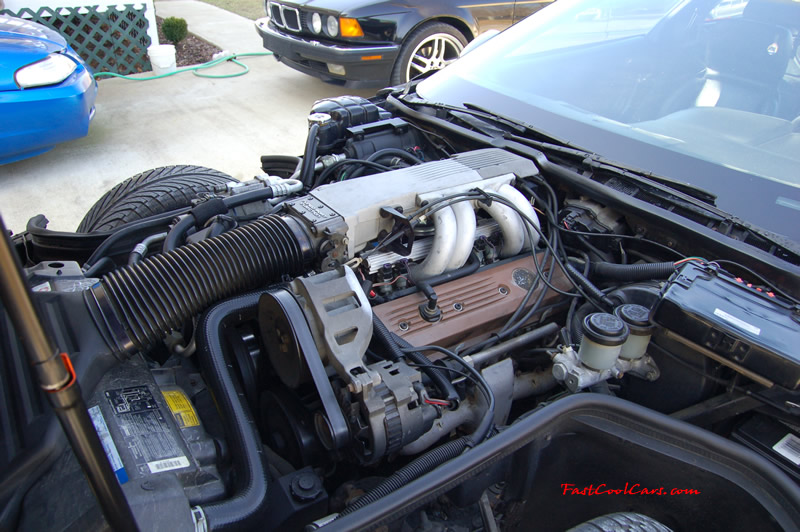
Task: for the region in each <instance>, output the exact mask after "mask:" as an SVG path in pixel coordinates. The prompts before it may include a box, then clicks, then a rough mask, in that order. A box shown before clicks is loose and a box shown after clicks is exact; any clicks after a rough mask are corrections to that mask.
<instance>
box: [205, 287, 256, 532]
mask: <svg viewBox="0 0 800 532" xmlns="http://www.w3.org/2000/svg"><path fill="white" fill-rule="evenodd" d="M260 297H261V293H260V292H259V293H250V294H246V295H243V296H240V297H237V298H234V299H230V300H228V301H224V302H223V303H220V304H219V305H217V306H215V307H213V308H211V309H210V310H209V311H208V312H207V313H205V314H204V315H203V317H202V318H201V320H200V326H199V327H198V328H197V330H198V331H202V334H199V335H198V337H197V356H198V358H199V361H200V367H201V368H202V370H203V375H204V376H205V378H206V382H207V383H208V385H209V387H210V388H211V391H212V392H213V394H214V402H215V403H216V404H217V407H218V408H219V410H220V414H221V417H222V421H223V423H224V424H225V434H226V435H227V441H228V445H229V446H230V449H231V452H230V455H231V457H233V460H234V464H235V465H236V472H237V475H236V480H237V486H236V491H235V493H234V495H233V496H232V497H231V498H229V499H226V500H222V501H219V502H214V503H210V504H208V505H202V508H203V512H204V513H205V515H206V518H207V519H208V524H209V528H210V529H211V530H226V529H233V528H236V529H240V528H243V529H253V528H256V527H257V525H259V524H261V523H263V520H264V515H263V510H264V507H265V504H266V501H267V487H268V481H267V468H266V458H265V457H264V454H263V450H262V448H261V440H260V438H259V436H258V431H257V429H256V425H255V422H254V421H253V418H252V416H251V415H250V411H249V410H248V409H247V406H246V405H245V404H244V402H243V401H242V400H241V396H240V395H239V394H238V393H237V391H236V386H235V384H234V381H233V377H232V376H231V371H230V369H229V368H228V361H227V360H226V359H225V355H224V353H223V347H222V337H221V330H222V329H223V328H224V327H225V322H226V321H227V320H228V319H229V318H230V317H231V316H233V315H239V314H241V313H243V312H246V311H248V310H255V309H256V308H258V300H259V298H260Z"/></svg>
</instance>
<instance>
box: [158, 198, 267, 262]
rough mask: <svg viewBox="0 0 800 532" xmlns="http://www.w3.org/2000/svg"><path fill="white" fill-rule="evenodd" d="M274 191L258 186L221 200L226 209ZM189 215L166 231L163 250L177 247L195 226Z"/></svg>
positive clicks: (252, 200) (255, 199)
mask: <svg viewBox="0 0 800 532" xmlns="http://www.w3.org/2000/svg"><path fill="white" fill-rule="evenodd" d="M274 196H275V192H274V191H273V190H272V187H264V188H259V189H257V190H251V191H250V192H243V193H241V194H235V195H233V196H228V197H226V198H223V199H222V201H223V203H225V206H226V207H227V208H228V209H235V208H236V207H239V206H241V205H246V204H248V203H254V202H256V201H265V200H268V199H272V198H273V197H274ZM188 214H189V216H186V217H185V218H182V219H181V220H180V221H179V222H178V223H177V224H175V226H174V227H173V228H172V229H170V231H169V233H167V238H166V239H164V248H163V249H164V251H172V250H174V249H177V248H178V247H179V246H180V245H181V244H182V243H183V241H184V240H185V238H186V233H187V232H188V231H189V229H191V228H192V227H194V226H195V223H196V222H195V218H194V216H193V215H192V211H189V213H188Z"/></svg>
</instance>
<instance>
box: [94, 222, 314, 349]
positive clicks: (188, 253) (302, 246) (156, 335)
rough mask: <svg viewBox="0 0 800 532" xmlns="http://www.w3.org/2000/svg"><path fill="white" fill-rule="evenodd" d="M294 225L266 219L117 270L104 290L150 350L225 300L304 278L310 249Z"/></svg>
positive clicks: (133, 335)
mask: <svg viewBox="0 0 800 532" xmlns="http://www.w3.org/2000/svg"><path fill="white" fill-rule="evenodd" d="M290 223H291V224H292V225H293V226H296V222H294V221H293V220H287V219H284V218H282V217H278V216H267V217H264V218H261V219H259V220H257V221H255V222H253V223H251V224H248V225H245V226H243V227H240V228H238V229H234V230H232V231H229V232H227V233H224V234H222V235H220V236H218V237H215V238H209V239H206V240H203V241H201V242H198V243H195V244H189V245H186V246H182V247H179V248H178V249H176V250H174V251H171V252H169V253H163V254H161V255H156V256H154V257H152V258H148V259H146V260H143V261H141V262H140V263H138V264H136V265H135V266H131V267H127V268H122V269H119V270H116V271H113V272H111V273H109V274H108V275H106V276H105V277H103V280H102V281H101V287H102V289H104V291H105V293H106V295H107V297H108V300H109V301H110V303H111V307H112V308H113V310H114V313H115V315H116V317H117V319H118V320H119V322H120V323H121V324H122V325H123V327H124V328H125V331H126V333H127V334H128V335H129V336H130V339H131V341H132V342H133V344H134V346H135V347H137V348H138V349H141V350H143V349H147V348H148V347H151V346H152V345H153V344H154V343H155V342H157V341H158V340H160V339H161V338H163V337H165V336H166V335H168V334H169V333H170V331H172V330H173V329H178V328H180V327H181V326H182V324H183V323H184V321H185V320H187V319H189V318H191V317H192V316H195V315H197V314H198V313H199V312H201V311H202V310H204V309H205V308H207V307H208V306H209V305H211V304H213V303H215V302H217V301H219V300H221V299H223V298H226V297H229V296H232V295H234V294H237V293H240V292H244V291H246V290H252V289H254V288H258V287H259V286H263V285H265V284H267V283H270V282H274V281H277V280H279V279H280V278H281V276H282V275H284V274H289V275H299V274H301V273H302V272H303V269H304V266H305V262H306V260H307V259H310V253H309V251H308V250H309V249H310V245H309V243H308V242H307V239H306V237H305V235H304V234H303V233H302V230H300V229H299V227H298V226H296V227H294V228H293V227H290ZM304 240H305V242H304ZM108 318H109V317H108V316H106V319H108Z"/></svg>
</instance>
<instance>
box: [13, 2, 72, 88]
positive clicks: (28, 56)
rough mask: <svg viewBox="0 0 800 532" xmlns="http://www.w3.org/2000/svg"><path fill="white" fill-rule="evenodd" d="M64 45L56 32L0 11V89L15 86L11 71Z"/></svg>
mask: <svg viewBox="0 0 800 532" xmlns="http://www.w3.org/2000/svg"><path fill="white" fill-rule="evenodd" d="M66 47H67V41H65V40H64V37H62V36H61V35H60V34H59V33H58V32H56V31H53V30H51V29H49V28H46V27H44V26H42V25H41V24H36V23H35V22H30V21H27V20H23V19H21V18H16V17H9V16H7V15H0V91H8V90H17V89H18V87H17V84H16V82H15V81H14V73H15V72H16V71H17V70H18V69H19V68H21V67H23V66H25V65H29V64H31V63H35V62H36V61H39V60H40V59H44V58H45V57H47V56H48V55H49V54H51V53H53V52H60V51H62V50H64V49H65V48H66Z"/></svg>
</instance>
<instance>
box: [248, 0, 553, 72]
mask: <svg viewBox="0 0 800 532" xmlns="http://www.w3.org/2000/svg"><path fill="white" fill-rule="evenodd" d="M552 1H553V0H517V1H514V0H508V1H505V2H502V1H500V2H486V1H485V0H433V1H430V2H427V1H426V2H411V1H409V0H400V1H387V0H303V1H299V2H286V1H283V0H280V1H272V0H267V1H266V2H265V9H266V12H267V16H266V17H265V18H262V19H259V20H257V21H256V29H257V30H258V33H259V34H260V35H261V37H262V39H263V40H264V47H265V48H267V49H268V50H271V51H272V52H274V53H275V57H276V58H277V59H278V61H281V62H282V63H285V64H286V65H289V66H290V67H292V68H294V69H296V70H299V71H301V72H304V73H306V74H310V75H312V76H316V77H318V78H321V79H323V80H325V81H332V82H338V83H343V84H344V85H346V86H348V87H384V86H386V85H387V84H388V85H397V84H400V83H405V82H406V81H408V80H410V79H412V78H414V77H416V76H418V75H420V74H423V73H425V72H428V71H431V70H439V69H440V68H443V67H444V66H446V65H448V64H449V63H451V62H453V61H454V60H455V59H456V58H458V56H459V54H460V53H461V50H462V49H463V48H464V46H466V44H467V43H468V42H470V41H471V40H473V39H474V38H475V37H477V36H478V35H479V34H481V33H483V32H485V31H486V30H490V29H494V30H503V29H505V28H507V27H508V26H510V25H511V24H513V23H515V22H517V21H519V20H521V19H523V18H525V17H526V16H528V15H530V14H531V13H534V12H535V11H538V10H539V9H541V8H542V7H544V6H546V5H547V4H550V3H551V2H552Z"/></svg>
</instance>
